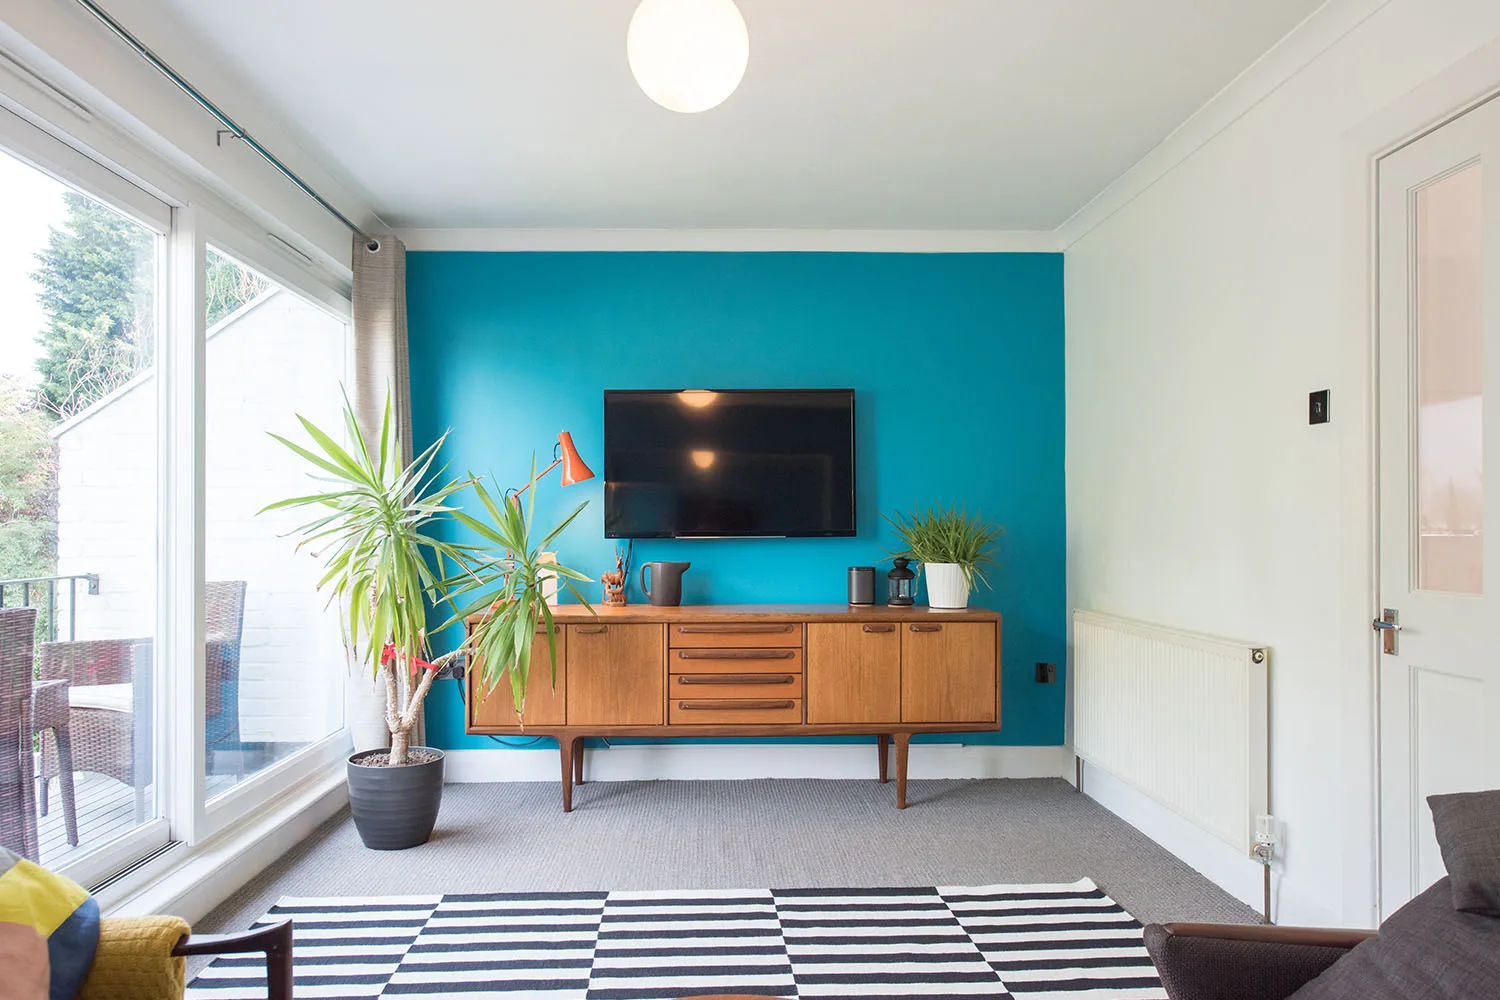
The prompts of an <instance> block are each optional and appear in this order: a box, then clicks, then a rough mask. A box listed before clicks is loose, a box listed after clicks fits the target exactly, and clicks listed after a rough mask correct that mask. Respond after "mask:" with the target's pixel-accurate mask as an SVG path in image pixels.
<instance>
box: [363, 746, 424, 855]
mask: <svg viewBox="0 0 1500 1000" xmlns="http://www.w3.org/2000/svg"><path fill="white" fill-rule="evenodd" d="M411 749H412V750H425V751H427V752H428V753H434V754H437V760H431V761H427V762H426V763H422V764H406V765H403V766H401V767H371V766H369V765H367V764H361V763H360V758H362V757H365V756H366V755H368V754H372V753H382V752H383V751H380V750H361V751H360V752H358V753H353V754H350V755H349V765H348V770H349V811H350V812H352V813H353V814H354V828H355V829H356V830H358V831H359V839H360V840H363V841H364V842H365V846H366V847H368V848H370V849H371V850H375V851H401V850H405V849H406V848H408V847H416V846H418V845H419V844H425V843H427V838H428V837H431V836H432V827H433V824H434V823H436V822H437V816H438V808H439V807H440V806H442V804H443V751H441V750H437V749H434V748H433V747H412V748H411Z"/></svg>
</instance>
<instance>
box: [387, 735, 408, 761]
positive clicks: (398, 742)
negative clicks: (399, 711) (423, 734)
mask: <svg viewBox="0 0 1500 1000" xmlns="http://www.w3.org/2000/svg"><path fill="white" fill-rule="evenodd" d="M410 743H411V732H410V731H409V730H406V729H402V730H400V731H399V732H394V733H391V766H392V767H395V766H397V765H399V764H405V763H406V751H407V747H408V746H409V745H410Z"/></svg>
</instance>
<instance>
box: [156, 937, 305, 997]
mask: <svg viewBox="0 0 1500 1000" xmlns="http://www.w3.org/2000/svg"><path fill="white" fill-rule="evenodd" d="M255 951H258V952H263V953H265V956H266V987H267V997H268V1000H292V922H291V921H290V920H282V921H280V922H279V923H274V924H267V925H266V926H264V927H257V928H255V929H253V930H248V931H240V932H238V933H236V934H189V935H187V936H186V937H184V938H183V939H182V940H181V941H178V942H177V946H176V947H175V948H173V949H172V954H173V955H174V956H176V957H179V958H180V957H184V956H187V955H239V954H244V953H246V952H255Z"/></svg>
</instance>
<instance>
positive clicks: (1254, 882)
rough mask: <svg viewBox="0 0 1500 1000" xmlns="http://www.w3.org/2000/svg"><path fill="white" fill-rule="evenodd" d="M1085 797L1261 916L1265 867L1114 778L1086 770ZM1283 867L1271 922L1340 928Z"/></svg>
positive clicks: (1276, 867)
mask: <svg viewBox="0 0 1500 1000" xmlns="http://www.w3.org/2000/svg"><path fill="white" fill-rule="evenodd" d="M1083 791H1084V794H1085V795H1087V796H1088V797H1089V798H1091V799H1093V800H1094V801H1095V802H1097V803H1099V804H1100V805H1101V806H1103V807H1104V808H1106V809H1108V810H1109V811H1110V812H1112V813H1114V814H1115V815H1116V816H1118V817H1120V818H1121V819H1123V820H1124V821H1125V822H1127V823H1129V824H1130V825H1131V826H1133V827H1135V828H1136V829H1137V830H1139V831H1141V832H1142V833H1144V834H1145V835H1146V836H1148V837H1150V838H1151V839H1152V840H1154V841H1156V843H1157V844H1159V845H1160V846H1161V847H1163V848H1165V849H1166V850H1167V851H1169V852H1170V853H1172V854H1174V855H1176V856H1177V857H1178V858H1179V859H1181V860H1182V861H1183V862H1184V863H1186V864H1187V865H1188V866H1189V867H1190V868H1192V869H1193V870H1194V871H1196V872H1198V874H1200V875H1202V876H1203V877H1204V878H1206V879H1208V880H1209V881H1210V882H1212V883H1214V884H1215V885H1217V886H1218V887H1219V888H1221V889H1223V890H1224V891H1225V892H1227V893H1229V894H1230V895H1231V896H1234V897H1235V898H1236V899H1238V900H1240V901H1241V902H1242V903H1244V904H1245V905H1247V906H1250V907H1253V908H1254V909H1255V910H1256V911H1257V912H1258V911H1259V910H1260V908H1261V902H1262V900H1261V893H1262V884H1261V880H1262V878H1263V875H1262V870H1261V866H1260V864H1259V863H1258V862H1256V861H1252V860H1251V859H1250V858H1249V857H1247V856H1244V855H1241V854H1240V853H1239V852H1238V851H1236V850H1234V849H1233V848H1232V847H1230V846H1229V845H1228V844H1226V843H1224V842H1223V841H1222V840H1220V839H1219V838H1217V837H1215V836H1214V835H1213V834H1211V833H1209V832H1207V831H1206V830H1203V829H1201V828H1200V827H1197V826H1195V825H1194V824H1193V823H1192V822H1191V821H1190V820H1187V819H1185V818H1184V817H1182V816H1180V815H1178V814H1177V813H1175V812H1173V811H1172V810H1170V809H1168V808H1167V807H1166V806H1163V805H1161V804H1160V803H1158V802H1156V801H1155V800H1153V799H1152V798H1151V797H1150V796H1148V795H1146V794H1144V793H1143V792H1140V791H1137V790H1136V789H1135V788H1132V787H1131V786H1130V785H1127V784H1126V783H1125V782H1123V781H1120V780H1119V779H1118V778H1116V777H1114V776H1113V775H1111V774H1109V773H1107V772H1105V771H1103V770H1100V769H1099V768H1097V767H1094V766H1093V765H1091V764H1084V766H1083ZM1282 869H1283V863H1282V861H1281V860H1279V859H1278V860H1277V861H1276V862H1274V863H1273V864H1272V866H1271V918H1272V919H1273V920H1274V921H1275V922H1276V923H1278V924H1311V925H1314V926H1320V927H1332V926H1338V925H1339V924H1340V923H1341V921H1340V920H1339V916H1338V913H1337V912H1336V910H1335V909H1334V908H1330V907H1329V906H1327V905H1326V903H1325V902H1323V901H1319V900H1311V899H1306V898H1304V896H1305V894H1302V893H1298V892H1295V891H1292V888H1291V887H1290V886H1287V885H1284V884H1283V883H1282V879H1281V873H1282Z"/></svg>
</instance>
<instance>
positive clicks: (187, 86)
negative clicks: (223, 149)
mask: <svg viewBox="0 0 1500 1000" xmlns="http://www.w3.org/2000/svg"><path fill="white" fill-rule="evenodd" d="M78 3H79V4H80V5H81V6H82V7H83V8H84V9H85V10H87V11H88V12H89V13H90V14H93V15H94V17H96V18H98V19H99V21H100V23H102V24H103V25H104V26H105V27H106V28H108V29H109V30H110V31H111V32H113V33H114V35H115V36H116V37H117V38H119V39H120V41H122V42H124V43H125V44H126V45H128V46H130V47H131V48H132V49H134V50H135V52H136V54H137V55H139V56H140V57H141V58H142V59H144V60H146V62H148V63H150V64H151V66H152V68H153V69H155V70H156V71H157V72H158V73H160V74H161V75H162V76H164V77H166V78H167V79H168V80H170V81H172V83H173V84H174V85H176V87H177V89H178V90H181V91H182V92H183V93H184V94H186V95H187V96H188V97H190V98H191V99H192V100H193V102H194V103H196V104H197V105H198V106H199V107H201V108H202V109H203V110H204V111H207V112H208V113H209V114H210V115H212V116H213V117H214V120H215V121H217V122H218V123H219V124H220V125H221V126H222V127H223V129H224V131H225V132H228V133H229V134H231V135H233V136H234V137H235V138H236V139H238V140H240V141H241V142H243V143H244V144H245V145H246V146H249V147H250V149H251V150H253V151H254V152H255V153H256V154H257V155H258V156H260V158H261V159H263V160H265V161H266V162H267V163H269V164H270V165H271V167H272V169H274V170H275V171H276V172H277V173H279V174H281V176H283V177H285V178H286V179H287V180H289V181H291V182H292V183H293V184H295V185H296V186H297V188H298V189H299V190H300V191H301V192H302V193H303V194H305V195H307V196H308V197H309V198H311V199H312V200H313V201H315V202H317V203H318V205H319V206H320V207H321V208H322V209H323V210H324V211H325V212H327V213H328V214H329V215H331V216H333V217H334V218H335V219H338V220H339V221H340V222H342V223H343V224H344V225H345V226H347V227H348V228H349V231H350V232H352V233H354V234H355V235H357V236H359V237H360V238H361V239H364V240H366V241H368V243H369V244H371V246H370V249H372V250H374V249H378V248H379V246H380V241H379V240H378V239H376V238H375V237H373V236H370V235H369V234H368V233H366V232H365V231H364V230H363V229H361V228H360V227H359V226H357V225H355V224H354V222H352V221H351V220H350V219H349V217H348V216H346V215H345V214H344V213H343V212H340V211H339V210H338V209H337V208H334V207H333V204H332V203H331V202H329V200H328V199H327V198H324V197H323V196H322V195H320V194H318V192H317V191H315V190H313V187H312V185H310V184H308V183H307V182H306V181H304V180H303V179H302V178H301V177H298V176H297V174H296V172H295V171H293V170H292V168H291V167H288V166H287V165H286V164H285V163H282V162H281V160H279V159H277V157H276V154H275V153H272V152H271V151H270V150H269V149H267V148H266V147H265V146H262V145H261V144H260V142H259V141H258V140H257V139H256V138H255V137H254V136H253V135H251V134H250V133H249V132H247V131H245V129H244V128H242V127H241V126H240V124H239V123H238V122H236V121H235V120H234V119H233V118H230V117H229V115H227V114H225V113H224V112H223V111H222V110H220V108H219V106H218V105H217V104H215V103H214V102H213V101H210V100H209V99H208V98H207V97H204V96H203V94H202V93H201V92H199V90H198V88H197V87H194V86H193V85H192V84H191V83H189V82H188V81H187V80H186V79H184V78H183V76H182V74H180V73H178V72H177V71H176V70H175V69H173V68H172V67H171V66H170V65H168V63H167V62H166V60H164V59H162V57H161V56H159V55H157V54H156V53H155V52H153V51H151V49H150V47H149V46H147V45H146V43H145V42H143V41H141V40H140V39H139V38H137V37H135V35H133V34H131V32H130V29H128V28H126V27H125V26H124V25H123V24H121V23H120V22H119V21H116V20H115V19H114V18H113V17H112V16H110V13H109V12H108V11H106V10H105V9H104V8H103V7H100V6H99V5H98V4H97V3H95V2H94V0H78Z"/></svg>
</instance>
